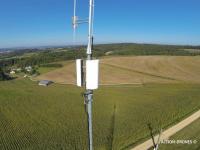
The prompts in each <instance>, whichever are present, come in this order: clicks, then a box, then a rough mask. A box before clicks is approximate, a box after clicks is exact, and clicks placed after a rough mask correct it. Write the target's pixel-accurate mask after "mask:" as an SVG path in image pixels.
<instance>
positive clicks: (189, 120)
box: [131, 110, 200, 150]
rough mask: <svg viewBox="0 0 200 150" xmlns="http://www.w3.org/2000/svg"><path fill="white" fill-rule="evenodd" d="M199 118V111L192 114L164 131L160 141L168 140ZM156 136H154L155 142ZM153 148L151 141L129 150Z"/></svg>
mask: <svg viewBox="0 0 200 150" xmlns="http://www.w3.org/2000/svg"><path fill="white" fill-rule="evenodd" d="M198 118H200V110H199V111H197V112H195V113H194V114H192V115H191V116H189V117H187V118H186V119H184V120H183V121H181V122H179V123H178V124H176V125H174V126H172V127H171V128H169V129H167V130H165V131H164V132H163V133H162V135H161V138H160V139H161V140H166V139H169V138H170V137H171V136H172V135H174V134H175V133H177V132H178V131H180V130H181V129H183V128H185V127H186V126H188V125H189V124H191V123H192V122H193V121H195V120H197V119H198ZM157 139H158V135H156V136H155V141H157ZM152 146H153V143H152V139H149V140H147V141H146V142H144V143H142V144H140V145H138V146H136V147H134V148H133V149H131V150H147V149H149V148H151V147H152Z"/></svg>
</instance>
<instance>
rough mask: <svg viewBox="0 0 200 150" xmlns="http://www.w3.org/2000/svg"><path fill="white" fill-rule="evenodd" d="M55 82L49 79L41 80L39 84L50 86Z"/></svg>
mask: <svg viewBox="0 0 200 150" xmlns="http://www.w3.org/2000/svg"><path fill="white" fill-rule="evenodd" d="M52 83H53V82H52V81H49V80H41V81H40V82H39V83H38V85H40V86H48V85H50V84H52Z"/></svg>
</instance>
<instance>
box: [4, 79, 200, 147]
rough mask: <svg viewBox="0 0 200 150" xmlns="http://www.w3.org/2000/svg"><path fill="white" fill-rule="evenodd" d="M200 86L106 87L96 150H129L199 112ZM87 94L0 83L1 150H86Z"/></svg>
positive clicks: (97, 107)
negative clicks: (194, 112) (152, 132)
mask: <svg viewBox="0 0 200 150" xmlns="http://www.w3.org/2000/svg"><path fill="white" fill-rule="evenodd" d="M199 91H200V85H196V84H147V85H144V86H130V85H129V86H102V87H101V88H100V89H99V90H98V91H95V95H94V102H93V104H94V107H93V108H94V109H93V110H94V111H93V119H94V145H95V148H94V149H95V150H110V149H113V150H120V149H129V148H130V147H132V146H134V145H135V144H137V143H138V142H141V141H143V140H144V139H146V138H148V137H149V130H148V127H147V124H148V123H151V125H152V127H153V128H154V131H155V132H156V131H157V129H158V128H160V127H163V128H165V127H167V126H170V125H172V124H174V123H175V122H177V121H179V120H181V119H182V118H183V117H185V116H186V115H189V114H190V113H192V112H193V111H195V110H197V109H199V108H200V101H199V99H200V92H199ZM81 92H83V90H81V89H79V88H76V87H75V86H69V85H57V84H53V85H51V86H49V87H41V86H38V85H37V83H35V82H32V81H29V80H24V79H23V80H22V79H18V80H12V81H3V82H0V143H1V144H0V149H2V150H3V149H8V150H15V149H24V150H27V149H32V150H35V149H37V150H44V149H48V150H51V149H53V150H55V149H56V150H57V149H67V150H82V149H85V150H86V149H87V118H86V113H85V109H84V102H83V97H82V95H81Z"/></svg>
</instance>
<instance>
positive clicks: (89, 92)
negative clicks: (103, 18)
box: [85, 0, 94, 150]
mask: <svg viewBox="0 0 200 150" xmlns="http://www.w3.org/2000/svg"><path fill="white" fill-rule="evenodd" d="M93 16H94V0H90V3H89V21H88V23H89V30H88V46H87V59H88V60H92V44H93ZM86 82H87V81H86ZM85 94H86V95H87V113H88V134H89V150H93V137H92V98H93V90H87V91H86V93H85Z"/></svg>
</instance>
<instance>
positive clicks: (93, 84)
mask: <svg viewBox="0 0 200 150" xmlns="http://www.w3.org/2000/svg"><path fill="white" fill-rule="evenodd" d="M98 87H99V60H86V89H87V90H95V89H98Z"/></svg>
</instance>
